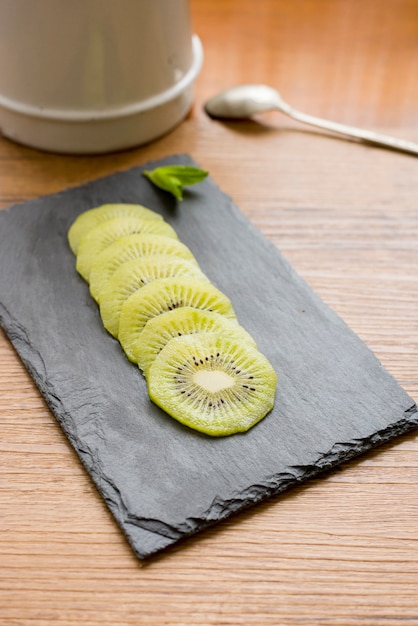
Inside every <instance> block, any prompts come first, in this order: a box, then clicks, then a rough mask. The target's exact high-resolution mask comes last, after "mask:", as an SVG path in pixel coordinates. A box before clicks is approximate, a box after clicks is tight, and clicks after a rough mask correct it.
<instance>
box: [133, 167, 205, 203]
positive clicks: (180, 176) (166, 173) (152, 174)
mask: <svg viewBox="0 0 418 626" xmlns="http://www.w3.org/2000/svg"><path fill="white" fill-rule="evenodd" d="M142 173H143V175H144V176H146V177H147V178H149V179H150V181H151V182H152V183H153V184H154V185H155V186H156V187H159V188H160V189H164V191H168V192H169V193H171V194H173V196H174V197H175V198H177V200H183V187H187V186H189V185H195V184H196V183H200V182H201V181H202V180H204V179H205V178H206V176H207V175H208V173H209V172H205V170H201V169H200V168H198V167H193V166H192V165H163V166H162V167H156V168H155V169H154V170H144V171H143V172H142Z"/></svg>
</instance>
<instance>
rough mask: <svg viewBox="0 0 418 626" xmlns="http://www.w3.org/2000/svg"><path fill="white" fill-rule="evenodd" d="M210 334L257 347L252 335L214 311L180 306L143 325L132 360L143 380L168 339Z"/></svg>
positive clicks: (234, 321) (233, 321)
mask: <svg viewBox="0 0 418 626" xmlns="http://www.w3.org/2000/svg"><path fill="white" fill-rule="evenodd" d="M213 332H215V333H218V334H222V335H223V336H225V337H230V338H231V339H234V338H235V339H236V340H238V341H241V343H242V344H246V343H248V344H249V345H252V347H253V348H256V347H257V346H256V343H255V341H254V339H253V338H252V337H251V335H250V334H249V333H247V331H246V330H245V329H244V328H243V327H242V326H240V325H239V324H238V323H237V321H236V320H233V319H229V318H228V317H225V316H224V315H220V314H219V313H215V312H214V311H206V310H203V309H193V308H192V307H189V306H183V307H180V308H179V309H174V310H173V311H167V312H166V313H161V315H157V317H154V318H152V319H150V320H149V321H148V322H147V323H146V324H145V328H144V330H143V331H142V332H141V333H140V334H139V336H138V341H137V343H136V344H135V348H134V350H133V354H132V356H133V360H134V361H135V362H136V363H138V367H139V368H140V369H141V370H142V371H143V373H144V375H145V377H146V376H147V375H148V371H149V368H150V367H151V364H152V363H153V362H154V360H155V358H156V356H157V355H158V354H159V353H160V352H161V350H162V349H163V348H164V346H165V345H166V344H167V343H168V342H169V341H170V340H171V339H173V338H174V337H180V336H182V335H192V334H195V333H213Z"/></svg>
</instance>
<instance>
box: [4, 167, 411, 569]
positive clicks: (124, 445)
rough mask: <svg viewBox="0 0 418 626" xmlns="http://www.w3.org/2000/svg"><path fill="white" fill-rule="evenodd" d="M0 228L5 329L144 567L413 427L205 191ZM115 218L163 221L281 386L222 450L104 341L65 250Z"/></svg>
mask: <svg viewBox="0 0 418 626" xmlns="http://www.w3.org/2000/svg"><path fill="white" fill-rule="evenodd" d="M190 162H192V161H191V159H189V157H187V156H173V157H170V158H167V159H164V160H162V161H159V162H158V163H153V164H147V165H146V166H144V167H139V168H133V169H131V170H129V171H125V172H121V173H117V174H114V175H112V176H108V177H106V178H102V179H100V180H96V181H93V182H91V183H88V184H85V185H82V186H80V187H77V188H73V189H68V190H65V191H63V192H61V193H58V194H55V195H52V196H48V197H43V198H39V199H36V200H32V201H29V202H25V203H23V204H21V205H17V206H13V207H10V208H9V209H8V210H6V211H1V212H0V318H1V323H2V325H3V327H4V329H5V331H6V333H7V335H8V336H9V338H10V340H11V342H12V343H13V345H14V347H15V348H16V350H17V352H18V353H19V355H20V357H21V359H22V361H23V362H24V364H25V366H26V367H27V369H28V371H29V372H30V374H31V376H32V377H33V379H34V380H35V382H36V384H37V386H38V387H39V389H40V391H41V392H42V394H43V396H44V397H45V399H46V401H47V403H48V405H49V407H50V408H51V410H52V412H53V413H54V414H55V416H56V417H57V419H58V421H59V423H60V424H61V426H62V428H63V429H64V431H65V433H66V435H67V437H68V438H69V440H70V441H71V443H72V445H73V446H74V448H75V450H76V451H77V453H78V455H79V457H80V459H81V461H82V462H83V464H84V465H85V467H86V468H87V470H88V472H89V473H90V475H91V477H92V478H93V480H94V482H95V484H96V485H97V488H98V490H99V492H100V493H101V495H102V497H103V498H104V500H105V501H106V503H107V504H108V506H109V508H110V509H111V511H112V512H113V514H114V516H115V518H116V520H117V521H118V523H119V524H120V526H121V527H122V529H123V531H124V533H125V534H126V536H127V538H128V540H129V542H130V543H131V545H132V548H133V550H134V551H135V553H136V554H137V555H138V556H139V557H141V558H144V557H147V556H149V555H151V554H153V553H155V552H157V551H159V550H161V549H163V548H165V547H166V546H168V545H170V544H173V543H174V542H176V541H178V540H179V539H181V538H182V537H185V536H187V535H190V534H192V533H195V532H197V531H199V530H200V529H202V528H204V527H206V526H208V525H209V524H212V523H214V522H216V521H219V520H221V519H223V518H226V517H228V516H229V515H231V514H232V513H234V512H236V511H239V510H241V509H242V508H244V507H246V506H249V505H251V504H254V503H256V502H258V501H261V500H263V499H265V498H267V497H269V496H271V495H273V494H277V493H280V492H282V491H283V490H284V489H287V488H288V487H291V486H292V485H295V484H299V483H300V482H302V481H304V480H306V479H307V478H311V477H312V476H314V475H316V474H317V473H319V472H320V471H321V470H324V469H328V468H331V467H333V466H336V465H337V464H339V463H341V462H343V461H346V460H348V459H350V458H352V457H354V456H356V455H358V454H360V453H363V452H365V451H367V450H369V449H370V448H372V447H373V446H376V445H378V444H380V443H382V442H384V441H388V440H389V439H392V438H393V437H396V436H397V435H400V434H402V433H405V432H407V431H408V430H410V429H412V428H414V427H416V426H417V425H418V415H417V412H416V406H415V403H414V401H413V400H412V399H411V398H410V397H409V396H408V395H407V394H406V393H405V392H404V391H403V390H402V389H401V388H400V386H399V385H398V384H397V382H396V381H395V380H394V379H393V377H391V376H390V375H389V374H388V373H387V372H386V371H385V370H384V368H383V367H382V366H381V364H380V363H379V362H378V361H377V359H376V358H375V356H374V355H373V354H372V352H371V351H370V350H369V349H368V348H367V347H366V346H365V345H364V344H363V343H362V342H361V341H360V339H359V338H358V337H357V336H356V335H355V334H354V333H353V332H351V331H350V330H349V328H347V326H346V325H345V324H344V322H343V321H342V320H341V319H340V318H339V317H338V316H337V315H335V314H334V313H333V312H332V311H331V310H330V309H329V308H328V307H327V306H326V305H325V304H324V303H323V302H322V301H321V300H320V298H319V297H318V296H317V295H316V294H315V293H314V292H313V291H312V290H311V289H310V288H309V287H308V286H307V285H306V284H305V282H304V281H303V280H302V279H301V278H300V277H299V276H298V275H297V274H296V273H295V271H294V270H293V269H292V268H291V267H290V266H289V264H288V263H287V262H286V260H285V259H284V258H283V257H282V256H281V255H280V253H279V252H278V250H277V249H276V248H275V247H274V246H273V245H272V244H270V243H269V242H268V241H266V240H265V239H264V238H263V236H262V235H261V234H260V233H259V232H258V231H257V230H256V229H255V228H254V227H253V226H252V225H251V224H250V223H249V222H248V221H247V219H246V218H245V217H244V216H243V215H242V214H241V213H240V212H239V211H238V209H237V208H236V207H235V206H234V205H233V204H232V202H231V200H230V199H229V198H228V197H226V196H225V195H224V194H223V193H222V192H221V191H220V190H219V189H218V188H217V187H216V185H215V184H214V183H213V182H212V181H211V180H210V179H207V180H206V181H204V182H203V183H201V184H199V185H198V186H196V187H193V188H191V189H190V191H188V192H187V193H186V196H185V199H184V201H183V202H182V203H181V204H179V205H176V203H175V201H174V199H172V198H171V197H170V196H168V194H165V193H164V192H161V191H160V190H158V189H156V188H155V187H153V186H152V185H151V183H150V182H149V181H148V180H147V179H146V178H145V177H143V176H142V175H141V171H142V169H145V168H150V167H154V166H156V165H157V164H167V163H190ZM108 202H133V203H141V204H144V205H146V206H149V207H150V208H152V209H154V210H155V211H158V212H160V213H161V214H162V215H163V216H164V217H165V218H166V220H167V221H168V222H170V223H171V224H172V225H173V226H174V228H175V229H176V231H177V233H178V235H179V238H180V239H181V241H183V242H184V243H185V244H186V245H188V246H189V247H190V248H191V249H192V251H193V252H194V253H195V255H196V257H197V259H198V261H199V263H200V265H201V267H202V269H203V270H204V271H205V272H206V273H207V275H208V276H209V277H210V278H211V279H212V281H213V282H214V283H215V284H216V285H217V287H218V288H220V289H221V290H222V291H224V292H225V293H226V294H227V295H228V296H229V297H230V298H231V300H232V303H233V305H234V307H235V310H236V312H237V314H238V318H239V321H240V322H241V324H242V325H243V326H245V328H246V329H247V330H248V331H249V332H250V333H251V334H252V335H253V336H254V338H255V339H256V341H257V342H258V345H259V348H260V350H261V351H262V352H263V353H264V354H265V355H266V356H267V357H268V358H269V360H270V361H271V363H272V365H273V367H274V368H275V370H276V372H277V374H278V378H279V384H278V390H277V399H276V406H275V409H274V410H273V412H272V413H271V414H270V415H269V416H268V417H266V418H265V419H264V420H263V421H262V422H260V423H259V424H258V425H257V426H255V427H254V428H253V429H252V430H250V431H249V432H248V433H246V434H240V435H234V436H232V437H227V438H220V439H216V438H215V439H214V438H210V437H208V436H205V435H202V434H199V433H197V432H195V431H192V430H190V429H188V428H187V427H183V426H181V425H180V424H179V423H178V422H176V421H174V420H173V419H171V418H170V417H168V416H166V415H165V414H164V413H163V412H162V411H160V410H159V409H158V408H157V407H156V406H154V405H153V404H152V403H151V402H150V401H149V398H148V394H147V391H146V385H145V382H144V380H143V378H142V376H141V375H140V373H139V371H138V370H137V368H136V367H135V366H133V365H132V364H130V363H129V362H128V361H127V360H126V358H125V356H124V355H123V353H122V351H121V349H120V347H119V344H118V343H117V342H116V341H115V340H114V339H112V338H111V337H110V335H108V334H107V333H106V331H105V330H104V329H103V326H102V324H101V322H100V317H99V314H98V308H97V306H96V305H95V303H94V302H93V300H92V298H91V297H90V295H89V292H88V287H87V285H86V284H85V283H84V282H83V281H82V279H81V278H80V277H79V276H78V275H77V273H76V272H75V269H74V265H75V260H74V257H73V255H72V253H71V252H70V250H69V247H68V245H67V241H66V235H67V231H68V228H69V226H70V224H71V223H72V222H73V220H74V219H75V217H76V216H77V215H78V214H80V213H81V212H83V211H85V210H87V209H88V208H91V207H93V206H97V205H100V204H103V203H108Z"/></svg>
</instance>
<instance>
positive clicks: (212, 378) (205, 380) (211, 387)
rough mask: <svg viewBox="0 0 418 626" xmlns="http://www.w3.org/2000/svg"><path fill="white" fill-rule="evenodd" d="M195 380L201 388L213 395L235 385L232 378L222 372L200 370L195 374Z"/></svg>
mask: <svg viewBox="0 0 418 626" xmlns="http://www.w3.org/2000/svg"><path fill="white" fill-rule="evenodd" d="M193 380H194V382H195V383H196V384H197V385H199V387H201V388H202V389H205V391H209V392H211V393H215V392H216V391H222V390H223V389H228V388H229V387H233V386H234V384H235V381H234V379H233V378H232V376H230V375H229V374H227V373H226V372H222V371H221V370H200V371H198V372H195V373H194V374H193Z"/></svg>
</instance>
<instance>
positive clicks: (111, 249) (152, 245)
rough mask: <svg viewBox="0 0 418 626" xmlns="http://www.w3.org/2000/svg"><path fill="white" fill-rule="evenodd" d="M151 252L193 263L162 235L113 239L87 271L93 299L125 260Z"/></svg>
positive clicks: (180, 246)
mask: <svg viewBox="0 0 418 626" xmlns="http://www.w3.org/2000/svg"><path fill="white" fill-rule="evenodd" d="M153 254H169V255H172V256H174V257H176V258H180V259H185V260H186V261H191V262H194V263H195V264H196V265H197V261H196V260H195V258H194V256H193V254H192V252H191V251H190V250H189V248H188V247H187V246H185V245H184V243H181V241H179V240H178V239H173V238H171V237H164V236H162V235H141V234H138V233H135V234H133V235H126V237H121V238H120V239H117V240H116V241H115V242H114V243H112V244H111V245H110V246H108V247H107V248H106V249H105V250H103V252H101V253H100V254H99V255H97V257H96V259H95V261H94V263H93V265H92V267H91V272H90V278H89V281H90V293H91V295H92V296H93V298H94V299H95V300H96V302H99V301H100V293H101V291H102V290H103V288H104V286H105V285H106V283H107V281H108V280H109V278H110V277H111V276H112V274H113V273H114V272H115V271H116V270H117V269H118V267H120V265H122V264H123V263H126V261H131V260H133V259H138V258H141V257H144V256H149V255H153Z"/></svg>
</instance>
